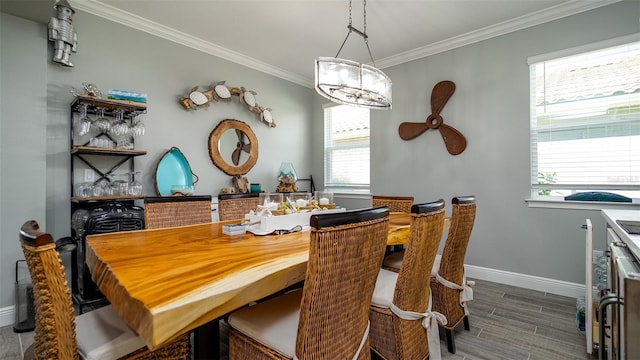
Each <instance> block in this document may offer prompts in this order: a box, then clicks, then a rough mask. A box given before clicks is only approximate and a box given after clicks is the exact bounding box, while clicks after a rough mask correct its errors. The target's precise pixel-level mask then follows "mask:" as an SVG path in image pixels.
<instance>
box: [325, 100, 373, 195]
mask: <svg viewBox="0 0 640 360" xmlns="http://www.w3.org/2000/svg"><path fill="white" fill-rule="evenodd" d="M324 133H325V134H324V183H325V188H327V189H333V190H337V189H343V190H345V189H346V190H354V191H357V190H368V189H369V174H370V172H369V109H366V108H360V107H354V106H347V105H336V106H327V107H325V109H324Z"/></svg>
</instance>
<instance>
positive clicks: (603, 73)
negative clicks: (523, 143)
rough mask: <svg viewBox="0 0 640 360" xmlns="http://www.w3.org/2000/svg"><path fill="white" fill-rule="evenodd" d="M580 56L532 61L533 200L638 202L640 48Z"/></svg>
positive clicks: (630, 44)
mask: <svg viewBox="0 0 640 360" xmlns="http://www.w3.org/2000/svg"><path fill="white" fill-rule="evenodd" d="M623 40H624V41H623ZM633 40H635V41H633ZM622 42H624V43H622ZM611 43H616V45H615V46H612V44H611ZM621 43H622V44H621ZM595 48H597V49H595ZM580 50H581V51H579V53H576V52H573V54H571V55H568V56H567V54H566V53H565V54H563V56H557V54H556V56H549V55H547V56H542V57H546V59H544V60H537V59H533V60H532V59H530V60H529V64H530V72H531V188H532V198H534V199H535V198H538V199H544V198H545V197H547V198H548V196H560V197H562V198H564V196H567V195H570V194H573V193H576V192H584V191H606V192H612V193H616V194H620V195H623V196H627V197H630V198H640V41H638V37H637V35H636V36H635V37H630V38H626V39H616V40H614V41H611V42H609V43H608V44H606V46H603V45H602V44H593V45H592V46H591V49H589V51H585V49H584V48H583V49H580ZM567 52H568V53H571V52H572V51H571V50H569V51H567ZM536 60H537V61H536Z"/></svg>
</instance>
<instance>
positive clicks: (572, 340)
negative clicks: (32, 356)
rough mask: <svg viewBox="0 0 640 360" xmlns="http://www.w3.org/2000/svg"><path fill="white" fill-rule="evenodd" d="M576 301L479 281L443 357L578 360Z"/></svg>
mask: <svg viewBox="0 0 640 360" xmlns="http://www.w3.org/2000/svg"><path fill="white" fill-rule="evenodd" d="M575 304H576V300H575V299H573V298H568V297H564V296H558V295H553V294H548V293H544V292H540V291H534V290H528V289H523V288H518V287H513V286H508V285H502V284H497V283H493V282H489V281H482V280H476V285H475V287H474V300H473V301H472V302H471V303H470V305H469V309H470V312H471V315H470V317H469V320H470V324H471V330H470V331H465V330H464V329H463V327H462V325H460V326H459V327H458V328H456V330H455V342H456V350H457V351H456V353H455V354H450V353H449V352H448V351H447V346H446V342H445V340H444V335H443V336H442V338H441V352H442V359H443V360H494V359H495V360H500V359H508V360H555V359H557V360H575V359H597V354H596V351H594V354H593V356H590V355H589V354H587V352H586V349H585V337H584V335H583V334H581V333H580V332H579V331H578V329H577V326H576V321H575V309H576V306H575ZM226 330H227V329H226V326H225V325H222V328H221V338H222V339H221V341H222V343H223V344H221V345H222V346H221V349H222V353H221V359H227V346H226V344H225V342H226V340H227V339H226V334H227V331H226ZM32 342H33V332H29V333H22V334H16V333H14V332H13V328H12V326H6V327H3V328H0V359H6V360H20V359H22V357H21V355H20V354H21V351H23V350H24V349H25V348H26V347H28V346H29V345H30V344H31V343H32Z"/></svg>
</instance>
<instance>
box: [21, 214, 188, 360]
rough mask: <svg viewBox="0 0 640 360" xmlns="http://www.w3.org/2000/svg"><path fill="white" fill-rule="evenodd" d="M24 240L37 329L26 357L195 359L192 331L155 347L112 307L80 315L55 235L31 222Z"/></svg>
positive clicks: (100, 359)
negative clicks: (145, 341) (134, 330)
mask: <svg viewBox="0 0 640 360" xmlns="http://www.w3.org/2000/svg"><path fill="white" fill-rule="evenodd" d="M20 242H21V244H22V250H23V252H24V256H25V259H26V262H27V265H28V267H29V273H30V275H31V280H32V282H33V296H34V308H35V317H36V329H35V336H34V342H33V344H32V345H31V346H30V347H29V348H28V349H27V350H26V351H25V354H24V358H25V359H60V360H66V359H78V358H83V359H96V360H98V359H99V360H110V359H185V360H186V359H190V357H191V345H190V342H189V337H188V335H184V336H180V337H178V338H177V339H175V340H173V341H171V342H169V343H167V344H166V345H163V346H161V347H159V348H157V349H155V350H154V351H149V350H148V348H147V347H146V346H145V344H144V341H143V340H142V339H141V338H140V337H138V336H137V335H136V334H135V333H134V332H133V331H132V330H131V329H130V328H129V327H128V326H127V325H126V324H125V323H124V322H123V321H122V320H121V319H120V318H119V317H118V315H117V314H116V312H115V310H114V309H113V308H112V307H111V306H110V305H109V306H105V307H102V308H99V309H97V310H94V311H91V312H88V313H84V314H82V315H79V316H77V317H74V309H73V303H72V301H71V293H70V291H69V287H68V286H67V281H66V279H65V275H64V267H63V266H62V261H61V259H60V256H59V255H58V252H57V251H56V248H55V243H54V242H53V239H52V237H51V235H50V234H48V233H45V232H43V231H42V230H41V229H40V227H39V225H38V223H37V222H36V221H34V220H30V221H27V222H25V223H24V225H22V227H21V229H20Z"/></svg>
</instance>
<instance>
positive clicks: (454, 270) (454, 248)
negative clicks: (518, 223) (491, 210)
mask: <svg viewBox="0 0 640 360" xmlns="http://www.w3.org/2000/svg"><path fill="white" fill-rule="evenodd" d="M475 218H476V198H475V197H474V196H461V197H454V198H453V200H452V210H451V225H450V227H449V233H448V235H447V240H446V241H445V244H444V249H443V250H442V256H441V257H440V256H439V257H436V262H435V263H434V265H433V268H432V270H431V292H432V293H433V310H434V311H437V312H440V313H442V314H443V315H444V316H445V317H446V318H447V324H446V325H442V327H443V328H444V329H445V334H446V338H447V348H448V350H449V352H450V353H452V354H455V352H456V345H455V342H454V339H453V329H454V328H455V327H456V326H457V325H458V324H460V322H461V321H463V322H464V329H465V330H469V317H468V313H469V310H468V308H467V302H468V301H470V300H472V299H473V290H472V289H471V286H472V285H473V282H472V281H467V280H466V277H465V273H464V257H465V254H466V252H467V245H468V244H469V238H470V237H471V231H472V230H473V223H474V221H475Z"/></svg>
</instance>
